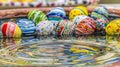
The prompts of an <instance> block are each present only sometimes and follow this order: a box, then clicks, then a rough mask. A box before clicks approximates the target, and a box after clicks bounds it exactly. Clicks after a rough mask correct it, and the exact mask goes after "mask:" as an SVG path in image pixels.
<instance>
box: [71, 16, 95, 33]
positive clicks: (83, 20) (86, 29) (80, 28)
mask: <svg viewBox="0 0 120 67" xmlns="http://www.w3.org/2000/svg"><path fill="white" fill-rule="evenodd" d="M73 20H74V21H73V23H75V25H76V26H75V34H77V35H88V34H92V33H93V32H94V30H95V21H94V20H93V19H92V18H90V17H88V16H77V17H75V18H74V19H73Z"/></svg>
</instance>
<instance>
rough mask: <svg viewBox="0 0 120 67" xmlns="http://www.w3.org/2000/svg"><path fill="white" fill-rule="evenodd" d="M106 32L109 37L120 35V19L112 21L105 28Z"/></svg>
mask: <svg viewBox="0 0 120 67" xmlns="http://www.w3.org/2000/svg"><path fill="white" fill-rule="evenodd" d="M105 31H106V33H107V34H109V35H116V34H117V35H119V34H120V19H116V20H113V21H111V22H110V23H109V24H108V25H107V26H106V28H105Z"/></svg>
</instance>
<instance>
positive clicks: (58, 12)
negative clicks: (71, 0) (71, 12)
mask: <svg viewBox="0 0 120 67" xmlns="http://www.w3.org/2000/svg"><path fill="white" fill-rule="evenodd" d="M47 17H48V20H50V21H51V20H52V21H61V20H64V19H66V13H65V11H64V9H63V8H62V7H57V8H54V9H53V10H51V11H50V12H49V13H48V14H47Z"/></svg>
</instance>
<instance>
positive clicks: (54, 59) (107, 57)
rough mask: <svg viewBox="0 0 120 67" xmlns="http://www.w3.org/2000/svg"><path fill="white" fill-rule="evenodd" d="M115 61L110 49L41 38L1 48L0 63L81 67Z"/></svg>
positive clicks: (90, 44)
mask: <svg viewBox="0 0 120 67" xmlns="http://www.w3.org/2000/svg"><path fill="white" fill-rule="evenodd" d="M118 61H120V58H119V55H118V53H117V52H113V49H112V48H109V47H107V46H103V45H101V43H94V42H86V41H80V40H42V41H37V42H34V43H30V42H29V43H25V44H21V45H11V46H8V47H6V48H3V49H1V50H0V65H3V66H8V65H9V66H41V65H43V66H57V65H75V66H81V65H100V64H107V63H113V62H118Z"/></svg>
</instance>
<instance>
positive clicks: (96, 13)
mask: <svg viewBox="0 0 120 67" xmlns="http://www.w3.org/2000/svg"><path fill="white" fill-rule="evenodd" d="M108 15H109V13H108V11H107V9H106V8H105V7H97V8H95V9H94V10H93V12H92V13H91V17H92V18H93V19H95V20H96V19H104V20H106V22H107V21H108V19H109V18H108Z"/></svg>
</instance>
